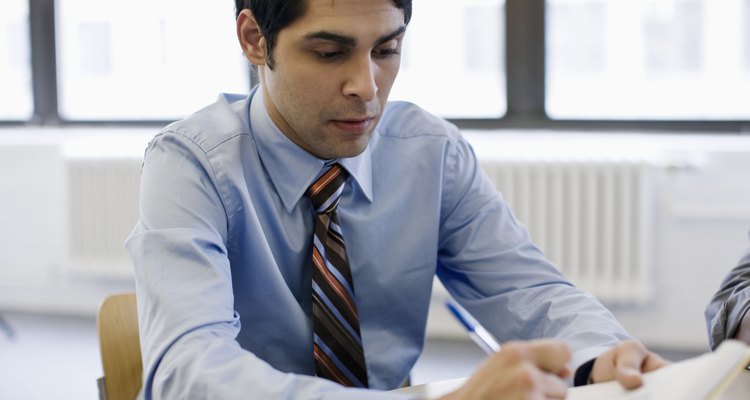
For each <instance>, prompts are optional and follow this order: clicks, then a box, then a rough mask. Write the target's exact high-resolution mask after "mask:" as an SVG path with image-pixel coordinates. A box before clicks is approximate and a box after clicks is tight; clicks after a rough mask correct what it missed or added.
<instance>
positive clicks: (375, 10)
mask: <svg viewBox="0 0 750 400" xmlns="http://www.w3.org/2000/svg"><path fill="white" fill-rule="evenodd" d="M382 13H395V14H398V15H400V16H402V17H403V10H401V9H400V8H398V7H396V5H395V3H394V2H393V0H307V7H306V12H305V13H304V15H303V16H302V18H305V17H317V18H320V17H358V16H360V17H361V16H366V15H374V14H382Z"/></svg>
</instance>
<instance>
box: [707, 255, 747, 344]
mask: <svg viewBox="0 0 750 400" xmlns="http://www.w3.org/2000/svg"><path fill="white" fill-rule="evenodd" d="M748 309H750V250H748V252H747V253H745V255H744V256H743V257H742V258H741V259H740V262H739V264H738V265H737V266H736V267H735V268H734V269H732V270H731V271H730V272H729V274H728V275H727V276H726V278H724V281H723V282H722V284H721V286H720V288H719V290H718V291H717V292H716V294H715V295H714V296H713V298H712V299H711V302H710V303H709V304H708V307H706V313H705V315H706V325H707V328H708V338H709V343H710V345H711V348H712V349H716V348H717V347H719V344H721V342H722V341H723V340H724V339H729V338H736V339H740V340H743V341H745V342H746V343H750V317H748V312H747V311H748Z"/></svg>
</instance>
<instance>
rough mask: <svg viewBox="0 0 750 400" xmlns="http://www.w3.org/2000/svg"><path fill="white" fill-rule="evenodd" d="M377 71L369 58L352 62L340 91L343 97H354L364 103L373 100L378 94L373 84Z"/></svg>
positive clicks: (375, 85) (376, 67)
mask: <svg viewBox="0 0 750 400" xmlns="http://www.w3.org/2000/svg"><path fill="white" fill-rule="evenodd" d="M377 69H378V66H377V65H376V64H375V63H374V62H373V60H372V58H371V57H369V56H367V57H361V59H357V60H353V62H352V63H351V66H350V67H349V68H348V69H347V76H346V80H345V82H344V87H343V89H342V90H343V93H344V96H346V97H356V98H358V99H359V100H362V101H365V102H367V101H370V100H372V99H373V98H375V95H377V93H378V86H377V84H376V83H375V74H376V73H377Z"/></svg>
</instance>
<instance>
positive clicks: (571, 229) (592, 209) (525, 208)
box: [482, 157, 656, 304]
mask: <svg viewBox="0 0 750 400" xmlns="http://www.w3.org/2000/svg"><path fill="white" fill-rule="evenodd" d="M482 167H483V168H484V170H485V171H486V172H487V174H488V175H489V177H490V179H491V180H492V181H493V182H494V184H495V186H496V187H497V189H498V190H499V191H500V192H501V193H502V195H503V197H504V198H505V200H506V201H507V202H508V204H509V205H510V206H511V207H512V208H513V210H514V212H515V214H516V217H517V218H518V219H519V220H520V221H521V222H522V223H523V224H524V225H525V226H526V227H527V228H528V230H529V232H530V234H531V236H532V239H533V240H534V242H535V243H536V244H537V245H539V247H540V248H541V249H542V251H544V252H545V255H546V256H547V257H548V258H549V259H550V260H551V261H553V262H554V263H555V265H556V266H557V267H558V268H559V269H560V270H561V271H562V272H563V274H564V275H565V276H566V277H567V278H569V279H570V280H571V281H573V282H574V283H575V284H576V285H578V286H580V287H582V288H584V289H586V290H588V291H589V292H591V293H593V294H594V295H596V296H597V297H598V298H599V299H600V300H601V301H603V302H605V303H609V304H634V303H642V302H644V301H646V300H648V299H649V298H650V297H651V296H652V294H653V280H654V276H653V273H652V269H653V265H652V264H653V256H652V247H651V243H652V242H653V241H652V235H651V234H652V231H653V229H652V227H653V226H654V224H653V216H652V211H653V207H654V193H655V190H654V187H653V185H654V179H653V178H654V171H656V169H655V167H654V165H653V164H651V163H650V162H648V161H645V160H639V159H616V158H608V159H593V158H583V157H581V158H568V159H563V158H554V159H553V158H549V159H544V158H525V159H497V160H484V161H482Z"/></svg>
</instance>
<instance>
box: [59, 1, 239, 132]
mask: <svg viewBox="0 0 750 400" xmlns="http://www.w3.org/2000/svg"><path fill="white" fill-rule="evenodd" d="M56 9H57V46H58V47H57V49H58V58H59V60H58V69H59V71H58V74H59V75H58V77H59V78H58V81H59V82H58V83H59V96H60V98H59V107H60V114H61V116H62V117H63V118H65V119H71V120H76V119H79V120H80V119H83V120H107V119H122V120H149V119H175V118H179V117H182V116H185V115H187V114H189V113H191V112H193V111H196V110H197V109H199V108H201V107H203V106H205V105H207V104H208V103H210V102H212V101H213V100H214V99H215V98H216V96H217V94H218V93H220V92H239V93H247V91H248V88H249V76H248V75H249V72H248V71H249V69H248V68H249V64H248V62H247V61H246V60H245V59H244V57H243V55H242V50H241V49H240V47H239V44H238V43H237V39H236V35H235V23H234V5H233V3H232V2H230V1H220V2H215V1H201V2H184V1H179V0H131V1H128V2H122V1H114V0H57V3H56Z"/></svg>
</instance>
